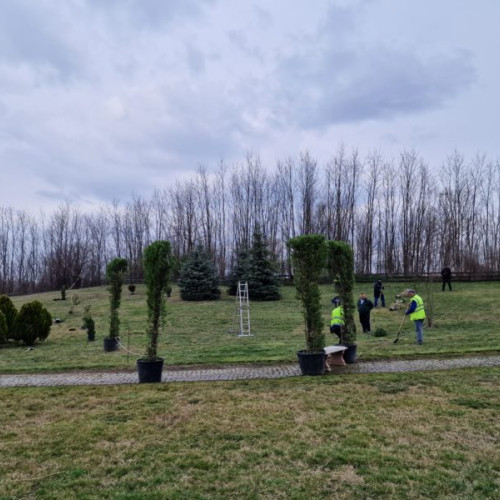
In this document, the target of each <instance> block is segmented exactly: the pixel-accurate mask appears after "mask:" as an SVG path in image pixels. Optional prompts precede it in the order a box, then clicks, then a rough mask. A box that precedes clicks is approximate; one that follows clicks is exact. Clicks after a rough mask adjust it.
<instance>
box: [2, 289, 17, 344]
mask: <svg viewBox="0 0 500 500" xmlns="http://www.w3.org/2000/svg"><path fill="white" fill-rule="evenodd" d="M0 311H2V312H3V314H4V316H5V320H6V321H7V339H14V337H15V335H14V321H15V319H16V315H17V309H16V307H15V306H14V304H13V303H12V300H10V297H8V296H7V295H0Z"/></svg>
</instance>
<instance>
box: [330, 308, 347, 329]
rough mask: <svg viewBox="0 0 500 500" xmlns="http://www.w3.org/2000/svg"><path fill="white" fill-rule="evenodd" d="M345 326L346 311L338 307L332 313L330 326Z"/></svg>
mask: <svg viewBox="0 0 500 500" xmlns="http://www.w3.org/2000/svg"><path fill="white" fill-rule="evenodd" d="M343 324H344V309H343V308H342V306H340V307H336V308H335V309H334V310H333V311H332V319H331V321H330V325H343Z"/></svg>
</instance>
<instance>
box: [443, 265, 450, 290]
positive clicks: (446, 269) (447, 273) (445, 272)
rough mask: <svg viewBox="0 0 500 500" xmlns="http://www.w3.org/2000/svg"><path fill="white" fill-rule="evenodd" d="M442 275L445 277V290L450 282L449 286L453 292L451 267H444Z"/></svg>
mask: <svg viewBox="0 0 500 500" xmlns="http://www.w3.org/2000/svg"><path fill="white" fill-rule="evenodd" d="M441 277H442V278H443V292H444V287H445V285H446V284H448V288H449V289H450V292H451V269H450V268H449V267H444V268H443V270H442V271H441Z"/></svg>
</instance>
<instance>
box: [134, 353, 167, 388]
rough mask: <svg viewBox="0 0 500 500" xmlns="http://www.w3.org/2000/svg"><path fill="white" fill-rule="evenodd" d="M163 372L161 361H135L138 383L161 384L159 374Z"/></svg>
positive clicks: (159, 359)
mask: <svg viewBox="0 0 500 500" xmlns="http://www.w3.org/2000/svg"><path fill="white" fill-rule="evenodd" d="M162 370H163V359H162V358H158V359H156V360H155V361H148V360H147V359H138V360H137V373H138V375H139V383H141V384H144V383H152V382H161V372H162Z"/></svg>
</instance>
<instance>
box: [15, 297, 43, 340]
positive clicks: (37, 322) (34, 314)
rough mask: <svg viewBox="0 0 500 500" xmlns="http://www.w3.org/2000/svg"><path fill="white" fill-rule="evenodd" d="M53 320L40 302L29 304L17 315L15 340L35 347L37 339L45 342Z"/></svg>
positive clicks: (35, 301)
mask: <svg viewBox="0 0 500 500" xmlns="http://www.w3.org/2000/svg"><path fill="white" fill-rule="evenodd" d="M51 324H52V318H51V316H50V313H49V312H48V311H47V310H46V309H45V308H44V307H43V305H42V303H41V302H39V301H38V300H34V301H33V302H27V303H26V304H24V305H23V306H22V307H21V309H20V310H19V312H18V313H17V316H16V319H15V321H14V335H15V340H20V341H22V342H24V343H25V344H26V345H33V344H34V343H35V341H36V340H37V339H40V340H45V339H46V338H47V337H48V336H49V333H50V326H51Z"/></svg>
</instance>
